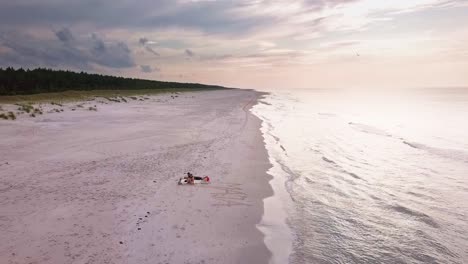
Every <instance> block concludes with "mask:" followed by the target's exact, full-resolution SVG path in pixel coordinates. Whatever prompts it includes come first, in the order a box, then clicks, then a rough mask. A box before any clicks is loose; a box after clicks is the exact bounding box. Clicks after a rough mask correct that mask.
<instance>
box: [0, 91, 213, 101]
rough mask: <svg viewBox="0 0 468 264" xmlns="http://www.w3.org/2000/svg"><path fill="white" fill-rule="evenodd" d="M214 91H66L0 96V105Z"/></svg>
mask: <svg viewBox="0 0 468 264" xmlns="http://www.w3.org/2000/svg"><path fill="white" fill-rule="evenodd" d="M209 90H214V89H198V88H174V89H145V90H92V91H66V92H59V93H40V94H31V95H14V96H0V103H4V104H17V103H24V102H28V103H41V102H44V103H48V102H51V101H53V102H60V103H63V102H77V101H85V100H90V99H93V98H95V97H117V96H127V97H129V96H135V95H153V94H162V93H174V92H196V91H209Z"/></svg>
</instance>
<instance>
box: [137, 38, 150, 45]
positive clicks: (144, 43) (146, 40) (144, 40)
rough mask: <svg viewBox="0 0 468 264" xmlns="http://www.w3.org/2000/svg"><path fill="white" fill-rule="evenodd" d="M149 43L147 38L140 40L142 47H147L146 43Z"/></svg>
mask: <svg viewBox="0 0 468 264" xmlns="http://www.w3.org/2000/svg"><path fill="white" fill-rule="evenodd" d="M148 41H149V40H148V39H147V38H140V39H139V40H138V42H139V43H140V45H142V46H144V45H146V43H148Z"/></svg>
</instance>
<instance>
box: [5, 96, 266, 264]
mask: <svg viewBox="0 0 468 264" xmlns="http://www.w3.org/2000/svg"><path fill="white" fill-rule="evenodd" d="M259 96H260V93H259V92H256V91H248V90H228V91H222V90H221V91H220V90H218V91H203V92H190V93H181V94H180V95H179V97H178V98H176V99H174V98H170V95H157V96H148V97H149V98H150V99H149V100H147V101H132V102H129V103H128V104H118V105H116V104H106V105H102V106H98V111H97V112H95V111H85V110H81V109H78V110H77V111H65V112H63V113H56V114H55V113H54V114H45V115H41V116H39V117H36V118H30V117H25V118H24V119H19V120H16V121H1V122H0V136H1V138H0V147H1V148H2V149H3V150H5V152H4V153H3V154H2V155H1V156H0V161H1V163H2V171H1V172H0V176H1V178H2V182H1V186H0V190H1V191H0V198H1V199H0V200H2V204H1V205H2V207H1V211H0V215H1V216H2V217H1V218H0V234H1V235H2V237H3V239H4V241H6V242H5V243H2V245H1V246H0V260H1V262H6V263H8V262H19V263H23V262H34V261H37V262H40V263H65V262H66V263H82V262H88V263H103V262H111V263H158V262H159V263H186V262H187V261H188V262H190V263H268V261H269V260H270V257H271V252H270V251H269V250H268V249H267V247H266V245H265V244H264V235H263V234H262V232H260V230H259V229H257V227H256V225H257V224H258V223H259V222H260V221H261V218H262V216H263V212H264V207H263V206H264V205H263V199H265V198H266V197H269V196H271V195H272V194H273V191H272V189H271V187H270V185H269V184H267V183H268V181H269V180H270V179H271V176H269V175H268V174H267V173H266V171H267V170H268V169H269V168H270V167H271V164H270V163H269V160H268V153H267V150H266V148H265V145H264V143H263V138H262V134H261V132H260V126H261V120H260V119H259V118H258V117H256V116H255V115H254V114H253V113H251V108H252V106H253V105H255V103H256V102H257V100H258V98H259ZM6 163H8V164H6ZM187 171H190V172H192V173H194V174H195V175H200V176H202V175H209V176H210V178H211V181H212V183H211V184H210V185H205V186H201V185H200V186H178V185H177V184H176V182H177V179H178V178H179V177H182V176H183V175H184V173H186V172H187Z"/></svg>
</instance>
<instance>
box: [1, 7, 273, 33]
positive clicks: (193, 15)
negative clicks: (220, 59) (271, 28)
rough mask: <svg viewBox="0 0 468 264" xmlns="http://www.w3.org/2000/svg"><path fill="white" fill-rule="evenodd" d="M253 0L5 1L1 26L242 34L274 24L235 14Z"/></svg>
mask: <svg viewBox="0 0 468 264" xmlns="http://www.w3.org/2000/svg"><path fill="white" fill-rule="evenodd" d="M250 4H251V1H248V0H240V1H193V2H189V1H186V2H179V1H172V0H153V1H150V0H143V1H140V2H138V4H135V3H134V2H133V1H128V0H112V1H111V0H83V1H64V0H62V1H60V0H43V1H27V0H16V1H3V3H2V4H0V6H1V8H0V27H4V28H11V27H12V26H15V27H16V26H50V25H63V24H67V25H72V26H73V25H76V24H80V23H85V24H90V25H92V27H93V28H127V29H130V28H151V29H154V28H167V27H182V28H195V29H199V30H202V31H205V32H212V33H223V34H231V33H240V32H247V31H249V30H251V29H253V28H255V27H258V26H261V25H265V24H271V17H267V16H258V15H257V16H239V15H237V16H236V15H234V14H233V13H232V12H231V11H232V10H233V9H236V8H239V7H243V6H248V5H250Z"/></svg>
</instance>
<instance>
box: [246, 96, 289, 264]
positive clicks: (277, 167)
mask: <svg viewBox="0 0 468 264" xmlns="http://www.w3.org/2000/svg"><path fill="white" fill-rule="evenodd" d="M269 94H270V93H265V94H263V95H262V96H263V97H262V98H259V99H258V100H261V99H264V97H265V96H267V95H269ZM262 103H263V102H259V104H262ZM264 104H267V105H268V103H264ZM252 113H253V114H254V115H256V116H257V118H258V119H260V120H261V128H260V131H261V134H262V140H263V143H264V146H265V148H266V150H267V154H268V159H269V162H270V164H271V166H270V168H269V169H268V171H267V174H268V175H270V179H271V180H269V181H268V184H269V185H270V187H271V188H272V190H273V195H271V196H269V197H266V198H265V199H264V200H263V204H264V214H263V216H262V219H261V221H260V222H259V223H258V224H257V228H258V229H259V230H260V231H262V233H263V234H264V236H265V237H264V241H265V245H266V246H267V248H268V249H269V251H270V252H272V257H271V259H270V262H269V263H289V256H290V255H291V253H292V251H293V233H292V230H291V228H290V226H289V225H288V222H287V216H288V213H287V208H289V207H288V206H287V204H286V203H288V201H289V200H290V195H289V193H288V192H287V190H286V187H285V183H286V182H287V173H286V172H285V171H284V169H283V165H282V164H281V163H279V162H278V161H277V158H276V157H275V155H281V154H282V153H284V152H285V151H286V150H285V149H284V147H283V146H282V145H281V144H279V142H278V140H279V139H277V138H275V137H274V136H273V135H271V134H269V133H268V132H269V131H268V124H267V122H268V120H267V119H263V118H262V116H261V110H258V109H252Z"/></svg>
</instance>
